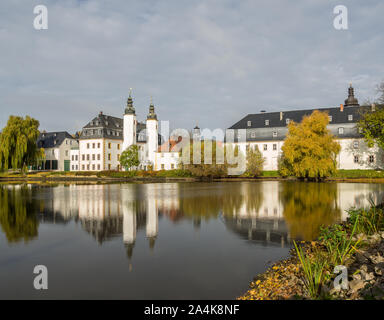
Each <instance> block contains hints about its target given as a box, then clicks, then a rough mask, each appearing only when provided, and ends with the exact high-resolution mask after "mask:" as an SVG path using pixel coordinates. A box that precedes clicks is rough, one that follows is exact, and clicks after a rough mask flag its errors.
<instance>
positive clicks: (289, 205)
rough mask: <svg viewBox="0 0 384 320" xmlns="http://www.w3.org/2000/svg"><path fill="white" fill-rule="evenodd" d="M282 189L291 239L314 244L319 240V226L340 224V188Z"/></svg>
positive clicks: (287, 185) (299, 185)
mask: <svg viewBox="0 0 384 320" xmlns="http://www.w3.org/2000/svg"><path fill="white" fill-rule="evenodd" d="M279 189H280V190H279V194H280V200H281V202H282V204H283V208H284V212H283V215H284V219H285V221H286V222H287V224H288V227H289V230H290V233H291V237H292V238H300V239H303V240H312V239H314V238H316V237H317V236H318V234H319V230H320V226H322V225H325V226H327V225H330V224H332V223H335V222H338V221H340V220H341V210H340V208H339V207H338V205H337V184H335V183H316V182H314V183H310V182H282V183H281V184H280V188H279Z"/></svg>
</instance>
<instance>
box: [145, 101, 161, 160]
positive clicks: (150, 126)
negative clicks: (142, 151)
mask: <svg viewBox="0 0 384 320" xmlns="http://www.w3.org/2000/svg"><path fill="white" fill-rule="evenodd" d="M146 129H147V130H146V131H147V151H148V161H149V162H150V163H151V164H152V166H154V165H155V160H156V152H157V148H158V135H159V128H158V121H157V115H156V113H155V106H154V105H153V101H152V97H151V102H150V105H149V113H148V115H147V122H146Z"/></svg>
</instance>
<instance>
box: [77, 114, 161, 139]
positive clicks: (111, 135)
mask: <svg viewBox="0 0 384 320" xmlns="http://www.w3.org/2000/svg"><path fill="white" fill-rule="evenodd" d="M146 128H147V126H146V124H145V123H144V122H137V126H136V142H139V143H140V142H141V143H145V142H146V141H147V136H146V132H145V130H146ZM123 130H124V120H123V119H122V118H117V117H113V116H108V115H105V114H103V113H102V112H100V114H99V115H98V116H97V117H95V118H93V119H92V120H91V121H90V122H88V123H87V125H86V126H84V127H83V131H82V132H81V135H80V139H101V138H108V139H115V140H124V131H123ZM161 142H162V137H161V135H160V134H159V141H158V143H159V144H161Z"/></svg>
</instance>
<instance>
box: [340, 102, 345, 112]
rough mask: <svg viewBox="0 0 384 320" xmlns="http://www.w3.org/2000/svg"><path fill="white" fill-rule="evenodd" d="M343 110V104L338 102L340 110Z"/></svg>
mask: <svg viewBox="0 0 384 320" xmlns="http://www.w3.org/2000/svg"><path fill="white" fill-rule="evenodd" d="M343 111H344V105H343V104H342V103H340V112H343Z"/></svg>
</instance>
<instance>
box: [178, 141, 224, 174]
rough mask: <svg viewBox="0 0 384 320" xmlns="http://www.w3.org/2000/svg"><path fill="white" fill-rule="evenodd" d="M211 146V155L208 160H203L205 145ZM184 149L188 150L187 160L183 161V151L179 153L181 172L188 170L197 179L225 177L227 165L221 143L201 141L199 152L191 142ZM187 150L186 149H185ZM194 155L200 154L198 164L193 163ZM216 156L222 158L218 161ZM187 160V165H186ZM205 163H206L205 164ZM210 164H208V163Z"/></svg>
mask: <svg viewBox="0 0 384 320" xmlns="http://www.w3.org/2000/svg"><path fill="white" fill-rule="evenodd" d="M208 144H210V145H211V147H210V148H211V149H210V150H211V154H212V156H211V157H210V159H206V160H205V149H207V150H208V147H207V145H208ZM184 148H189V159H188V158H187V159H184V157H183V151H180V157H181V159H180V168H181V169H183V170H188V171H189V172H191V173H192V174H193V175H194V176H198V177H221V176H226V175H227V172H228V171H227V164H226V161H225V156H224V154H225V153H224V152H225V151H224V147H223V145H222V143H220V142H219V143H217V142H216V141H215V140H204V141H201V145H200V150H199V148H198V147H196V146H194V144H193V140H191V141H190V143H189V144H188V145H186V146H185V147H184ZM187 150H188V149H187ZM194 153H200V163H194V162H195V161H194V159H193V158H194V156H193V155H194ZM217 155H221V156H222V157H223V158H222V159H218V158H217ZM186 160H188V161H189V163H186V162H187V161H186ZM205 162H207V163H205ZM208 162H210V163H208Z"/></svg>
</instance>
